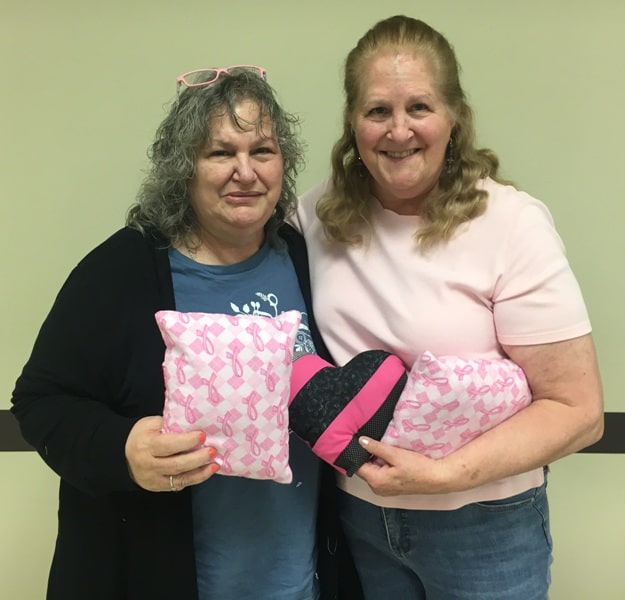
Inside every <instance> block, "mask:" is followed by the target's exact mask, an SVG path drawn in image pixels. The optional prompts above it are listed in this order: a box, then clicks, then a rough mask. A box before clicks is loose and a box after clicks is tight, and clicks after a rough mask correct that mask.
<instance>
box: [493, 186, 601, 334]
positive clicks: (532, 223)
mask: <svg viewBox="0 0 625 600" xmlns="http://www.w3.org/2000/svg"><path fill="white" fill-rule="evenodd" d="M527 198H530V197H529V196H527ZM501 261H502V265H501V270H500V273H501V275H500V277H499V279H498V281H497V284H496V286H495V294H494V298H493V300H494V309H493V310H494V318H495V327H496V329H497V338H498V340H499V342H500V343H502V344H507V345H530V344H544V343H549V342H556V341H561V340H566V339H571V338H575V337H579V336H581V335H585V334H587V333H589V332H590V331H591V324H590V320H589V317H588V312H587V310H586V305H585V303H584V299H583V296H582V293H581V290H580V287H579V284H578V282H577V280H576V278H575V275H574V274H573V271H572V270H571V267H570V265H569V262H568V260H567V258H566V253H565V248H564V244H563V242H562V240H561V238H560V236H559V235H558V233H557V231H556V229H555V227H554V223H553V219H552V217H551V214H550V212H549V210H548V209H547V207H546V206H545V205H544V204H542V203H541V202H539V201H538V200H535V199H533V198H530V201H529V202H528V203H526V204H525V205H524V206H523V207H522V208H521V209H520V211H519V212H518V214H517V218H516V222H515V224H514V227H512V228H511V230H510V236H509V237H508V239H507V242H506V246H505V248H504V250H503V252H502V256H501Z"/></svg>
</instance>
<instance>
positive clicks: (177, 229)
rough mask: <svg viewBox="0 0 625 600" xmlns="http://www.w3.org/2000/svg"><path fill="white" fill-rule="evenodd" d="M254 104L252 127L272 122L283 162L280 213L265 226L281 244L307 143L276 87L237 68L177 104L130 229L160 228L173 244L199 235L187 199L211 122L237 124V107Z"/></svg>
mask: <svg viewBox="0 0 625 600" xmlns="http://www.w3.org/2000/svg"><path fill="white" fill-rule="evenodd" d="M243 100H251V101H252V102H254V103H255V104H257V105H258V108H259V115H258V119H257V121H256V123H254V125H255V126H256V127H257V128H258V130H260V128H261V126H262V123H263V121H264V120H265V119H268V120H269V121H270V122H271V125H272V130H273V135H274V136H275V138H276V140H277V142H278V145H279V147H280V152H281V154H282V160H283V164H284V174H283V181H282V193H281V195H280V198H279V200H278V204H277V206H276V210H275V211H274V214H273V215H272V216H271V218H270V219H269V221H268V222H267V224H266V225H265V232H266V235H267V238H268V240H269V242H270V243H271V244H272V245H274V246H275V245H279V241H278V240H279V238H278V236H277V230H278V228H279V227H280V225H281V224H282V223H283V222H284V219H285V218H286V217H287V216H288V215H289V214H291V213H292V212H293V211H294V209H295V206H296V202H297V195H296V191H295V180H296V176H297V174H298V173H299V171H300V170H301V168H302V167H303V165H304V158H303V145H302V143H301V142H300V140H299V138H298V136H297V132H298V131H299V129H298V126H299V119H298V118H297V117H296V116H295V115H293V114H291V113H288V112H286V111H285V110H284V109H283V108H282V107H281V106H280V104H279V102H278V100H277V99H276V94H275V92H274V90H273V89H272V87H271V86H270V85H269V84H268V83H267V82H266V81H265V80H264V79H263V78H262V77H261V76H260V75H259V74H256V73H254V72H251V71H249V70H246V69H233V70H230V71H229V72H228V74H222V75H221V76H220V77H219V78H218V79H217V81H215V83H212V84H210V85H206V86H199V87H190V88H185V89H184V90H183V91H182V92H181V93H180V95H179V97H178V98H177V99H176V100H175V101H174V102H173V104H172V106H171V108H170V111H169V114H168V115H167V116H166V117H165V119H164V120H163V122H162V123H161V124H160V126H159V128H158V129H157V131H156V136H155V140H154V143H153V144H152V146H151V147H150V149H149V151H148V157H149V158H150V161H151V167H150V170H149V172H148V175H147V176H146V178H145V180H144V181H143V184H142V185H141V188H140V190H139V193H138V195H137V201H136V203H134V204H133V205H132V206H131V207H130V209H129V210H128V215H127V217H126V225H127V226H129V227H132V228H134V229H137V230H139V231H141V232H142V233H145V231H146V230H147V229H157V230H158V231H159V232H160V233H161V234H162V235H163V236H164V237H165V238H166V239H167V240H168V241H169V243H170V244H174V245H175V244H179V243H184V242H185V241H187V240H188V239H189V237H190V236H192V235H193V234H195V233H197V227H198V224H197V220H196V216H195V213H194V211H193V209H192V207H191V203H190V201H189V196H188V185H189V182H190V181H191V179H192V177H193V175H194V173H195V165H196V157H197V154H198V152H199V150H200V149H201V148H202V147H203V146H204V145H205V144H206V142H207V141H208V140H210V137H211V131H210V119H211V117H213V116H216V115H228V116H230V118H231V119H232V121H233V122H234V123H235V124H236V125H239V126H243V125H246V126H249V124H248V123H245V124H243V123H241V121H240V118H239V117H238V115H237V113H236V107H237V104H239V103H240V102H241V101H243Z"/></svg>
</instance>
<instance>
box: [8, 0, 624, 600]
mask: <svg viewBox="0 0 625 600" xmlns="http://www.w3.org/2000/svg"><path fill="white" fill-rule="evenodd" d="M396 13H406V14H409V15H411V16H416V17H420V18H422V19H424V20H426V21H428V22H429V23H430V24H432V25H433V26H434V27H436V28H438V29H439V30H441V31H442V32H443V33H445V34H446V35H447V36H448V37H449V39H450V40H451V41H452V43H453V44H454V46H455V48H456V50H457V53H458V56H459V58H460V62H461V64H462V66H463V73H464V76H463V81H464V84H465V88H466V89H467V91H468V93H469V97H470V99H471V101H472V103H473V106H474V108H475V111H476V115H477V124H478V131H479V137H480V142H481V143H482V144H483V145H487V146H489V147H492V148H493V149H495V150H496V151H497V152H498V154H499V156H500V158H501V160H502V163H503V167H504V174H505V175H506V176H508V177H510V178H512V179H514V180H515V181H516V182H517V183H518V185H519V186H520V187H522V188H523V189H525V190H527V191H528V192H530V193H531V194H533V195H535V196H537V197H539V198H541V199H542V200H543V201H545V202H546V203H547V205H548V206H549V207H550V208H551V210H552V212H553V215H554V217H555V219H556V223H557V225H558V228H559V231H560V233H561V235H562V237H563V239H564V241H565V243H566V245H567V248H568V252H569V258H570V261H571V263H572V265H573V268H574V269H575V271H576V273H577V275H578V278H579V280H580V283H581V285H582V289H583V290H584V294H585V297H586V300H587V304H588V308H589V311H590V313H591V318H592V320H593V325H594V332H595V339H596V343H597V346H598V352H599V358H600V363H601V369H602V374H603V378H604V385H605V392H606V410H607V411H611V412H625V400H624V399H623V396H622V395H621V385H620V382H621V377H622V375H621V373H622V365H623V363H624V362H625V351H624V350H623V346H622V345H621V344H620V343H619V342H620V340H621V339H622V338H623V337H624V335H625V331H624V330H625V319H623V317H622V300H621V298H622V294H623V291H624V287H625V286H624V281H623V267H622V260H623V258H624V257H625V236H623V235H622V234H621V231H620V229H621V223H623V221H624V220H625V207H624V205H625V203H624V201H623V200H624V194H623V191H622V187H623V186H622V184H621V176H622V173H623V164H622V163H623V158H624V152H623V149H622V146H621V144H622V141H623V139H625V122H624V118H623V107H624V106H625V84H624V82H623V71H624V68H625V67H624V65H625V3H623V2H621V1H620V0H595V1H594V2H587V1H583V2H582V1H581V0H551V1H550V0H525V1H524V2H508V1H494V0H475V1H473V2H469V1H463V0H456V1H453V0H439V1H438V2H417V1H415V0H386V1H385V2H383V3H379V2H372V1H370V0H341V1H340V2H339V1H336V0H332V1H329V0H315V1H314V2H309V3H303V2H299V1H297V0H265V1H264V2H261V1H258V0H237V1H236V2H234V1H228V0H222V1H220V2H215V1H214V0H202V1H200V0H177V1H175V2H174V1H170V2H168V1H166V0H151V1H147V0H108V2H92V1H90V0H81V1H77V0H57V1H56V2H49V1H48V0H22V2H19V3H18V2H15V1H14V0H0V67H1V71H0V72H1V73H2V93H1V94H0V140H1V143H0V165H1V168H0V233H1V235H0V256H1V257H2V258H1V259H0V265H1V267H0V268H1V269H2V271H1V275H2V277H1V281H2V294H0V310H1V314H2V329H1V331H2V334H3V341H4V344H3V345H2V349H1V350H0V353H1V354H0V356H1V358H2V360H0V389H1V390H2V394H1V396H0V410H1V409H8V408H9V398H10V393H11V390H12V387H13V384H14V381H15V378H16V376H17V375H18V373H19V371H20V369H21V366H22V365H23V363H24V361H25V360H26V358H27V356H28V353H29V351H30V347H31V345H32V342H33V339H34V336H35V334H36V332H37V330H38V328H39V325H40V324H41V321H42V320H43V318H44V316H45V314H46V313H47V311H48V309H49V307H50V304H51V302H52V301H53V299H54V296H55V294H56V292H57V291H58V289H59V287H60V285H61V284H62V282H63V281H64V279H65V277H66V275H67V273H68V271H69V270H70V269H71V268H72V267H73V266H74V264H75V263H76V261H77V260H78V259H79V258H80V257H82V255H83V254H84V253H86V252H87V251H88V250H89V249H91V248H92V247H93V246H94V245H95V244H97V243H99V242H100V241H101V240H102V239H104V238H105V237H106V236H108V235H109V234H110V233H112V232H113V231H114V230H115V229H117V228H118V227H120V226H121V225H122V224H123V219H124V214H125V211H126V208H127V207H128V205H129V204H130V203H131V202H132V200H133V198H134V195H135V192H136V190H137V187H138V185H139V183H140V181H141V178H142V170H143V169H145V167H146V165H147V160H146V154H145V153H146V149H147V147H148V145H149V143H150V141H151V139H152V135H153V133H154V130H155V129H156V127H157V125H158V123H159V122H160V120H161V118H162V117H163V115H164V113H165V109H166V105H167V103H168V102H169V101H171V99H172V98H173V97H174V94H175V85H174V82H175V77H176V75H178V74H179V73H181V72H183V71H186V70H191V69H194V68H199V67H206V66H223V65H228V64H238V63H255V64H261V65H263V66H265V67H266V68H267V69H268V71H269V78H270V81H271V83H272V84H273V85H274V87H275V88H276V89H277V90H278V92H279V95H280V97H281V99H282V101H283V103H284V104H285V105H286V107H287V108H289V109H290V110H292V111H294V112H297V113H298V114H299V115H300V116H301V118H302V121H303V125H302V135H303V137H304V139H305V140H306V142H307V145H308V166H307V169H306V171H305V173H304V174H303V175H302V176H301V178H300V186H299V187H300V191H303V190H304V189H306V188H307V187H308V186H310V185H312V184H313V183H314V182H316V181H317V180H318V179H319V178H321V177H323V176H324V175H325V173H326V172H327V168H328V152H329V148H330V146H331V144H332V142H333V140H334V138H335V136H336V133H337V128H338V123H339V121H340V105H341V90H340V68H341V64H342V60H343V58H344V56H345V54H346V52H347V51H348V50H349V49H350V48H351V47H352V46H353V45H354V43H355V42H356V40H357V38H358V37H359V36H360V35H361V34H362V33H363V32H364V31H365V29H366V28H368V27H369V26H370V25H372V24H373V23H374V22H375V21H377V20H378V19H380V18H383V17H386V16H390V15H392V14H396ZM528 243H531V240H528ZM624 467H625V455H622V454H615V455H600V454H595V455H582V454H578V455H574V456H572V457H569V458H567V459H564V460H562V461H560V462H558V463H556V464H555V465H554V466H553V469H552V477H551V480H550V490H551V500H552V520H553V533H554V537H555V552H554V554H555V561H554V565H553V578H554V585H553V593H552V599H554V600H578V599H579V600H585V599H595V598H601V599H602V600H612V599H614V600H616V599H621V598H623V597H625V582H624V580H623V577H622V572H623V568H624V567H625V558H624V557H623V546H624V545H625V515H624V514H623V513H624V512H625V511H624V509H623V502H622V497H623V496H624V495H625V477H623V474H624V473H625V468H624ZM0 481H1V482H2V483H1V484H0V485H1V486H2V491H3V493H2V495H1V496H0V532H2V533H1V535H0V582H1V584H0V598H7V599H19V600H31V599H32V600H37V599H40V598H43V597H44V591H43V590H44V587H45V580H46V577H47V570H48V566H49V560H50V556H51V552H52V548H53V544H54V534H55V518H56V488H57V480H56V476H55V475H54V474H53V473H51V472H50V471H49V470H48V469H47V468H46V467H45V466H44V465H43V463H42V462H41V461H40V459H39V458H38V457H37V456H36V455H35V454H34V453H32V452H5V453H0ZM163 551H166V549H163Z"/></svg>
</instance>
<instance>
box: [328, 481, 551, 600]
mask: <svg viewBox="0 0 625 600" xmlns="http://www.w3.org/2000/svg"><path fill="white" fill-rule="evenodd" d="M546 485H547V484H546V482H545V483H544V484H543V485H542V486H540V487H538V488H533V489H531V490H528V491H526V492H523V493H522V494H518V495H517V496H512V497H511V498H506V499H504V500H495V501H490V502H480V503H475V504H470V505H468V506H464V507H462V508H459V509H457V510H450V511H447V510H441V511H435V510H402V509H394V508H393V509H389V508H380V507H377V506H374V505H373V504H369V503H368V502H364V501H362V500H360V499H358V498H355V497H354V496H350V495H349V494H347V493H345V492H340V513H341V521H342V523H343V527H344V529H345V534H346V535H347V540H348V542H349V547H350V550H351V552H352V554H353V557H354V561H355V563H356V569H357V570H358V574H359V576H360V580H361V582H362V587H363V590H364V594H365V598H366V600H426V599H427V600H545V599H546V598H547V595H548V589H549V584H550V583H551V575H550V570H549V568H550V565H551V561H552V555H551V550H552V542H551V535H550V533H549V505H548V503H547V494H546Z"/></svg>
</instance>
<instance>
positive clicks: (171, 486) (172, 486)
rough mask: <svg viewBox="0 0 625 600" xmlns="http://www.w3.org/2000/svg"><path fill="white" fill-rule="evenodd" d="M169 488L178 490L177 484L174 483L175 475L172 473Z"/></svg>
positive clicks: (173, 490)
mask: <svg viewBox="0 0 625 600" xmlns="http://www.w3.org/2000/svg"><path fill="white" fill-rule="evenodd" d="M169 489H170V491H172V492H177V491H178V490H177V489H176V486H175V485H174V476H173V475H170V476H169Z"/></svg>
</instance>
